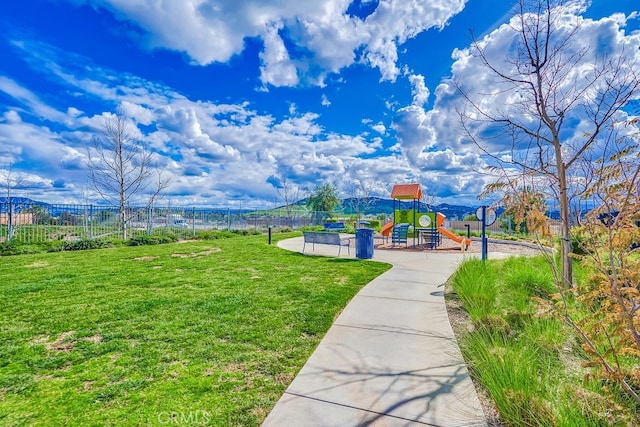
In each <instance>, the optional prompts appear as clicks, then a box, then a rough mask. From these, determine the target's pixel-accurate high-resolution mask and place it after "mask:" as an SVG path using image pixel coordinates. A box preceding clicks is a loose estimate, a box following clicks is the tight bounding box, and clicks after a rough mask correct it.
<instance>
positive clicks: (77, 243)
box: [61, 239, 109, 251]
mask: <svg viewBox="0 0 640 427" xmlns="http://www.w3.org/2000/svg"><path fill="white" fill-rule="evenodd" d="M108 246H109V244H108V243H107V242H105V241H104V240H100V239H93V240H91V239H80V240H69V241H65V242H64V243H63V244H62V246H61V250H63V251H83V250H87V249H102V248H106V247H108Z"/></svg>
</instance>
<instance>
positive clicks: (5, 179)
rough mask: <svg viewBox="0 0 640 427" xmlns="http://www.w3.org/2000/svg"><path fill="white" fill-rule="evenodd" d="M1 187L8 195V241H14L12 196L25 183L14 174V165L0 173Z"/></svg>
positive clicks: (8, 165)
mask: <svg viewBox="0 0 640 427" xmlns="http://www.w3.org/2000/svg"><path fill="white" fill-rule="evenodd" d="M0 179H1V180H2V181H0V185H1V186H2V187H3V189H2V190H3V191H2V193H3V194H5V195H6V203H7V228H8V233H7V237H8V240H11V239H13V217H14V215H13V202H12V200H11V197H12V196H11V195H12V193H13V190H15V189H16V188H20V187H21V186H22V184H23V182H24V180H23V178H22V177H21V176H18V175H16V174H14V173H13V163H9V164H7V165H5V166H4V168H3V169H2V171H1V172H0Z"/></svg>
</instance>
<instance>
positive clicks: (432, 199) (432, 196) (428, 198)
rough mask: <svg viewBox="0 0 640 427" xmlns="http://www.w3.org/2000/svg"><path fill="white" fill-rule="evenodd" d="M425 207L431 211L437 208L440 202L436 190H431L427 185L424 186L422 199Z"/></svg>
mask: <svg viewBox="0 0 640 427" xmlns="http://www.w3.org/2000/svg"><path fill="white" fill-rule="evenodd" d="M420 201H421V202H422V203H423V204H424V205H425V207H426V208H427V209H428V210H429V211H431V210H432V209H434V208H435V206H436V203H438V194H437V193H436V192H435V191H433V192H432V191H430V189H429V188H428V187H427V186H423V190H422V200H420Z"/></svg>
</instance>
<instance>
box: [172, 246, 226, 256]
mask: <svg viewBox="0 0 640 427" xmlns="http://www.w3.org/2000/svg"><path fill="white" fill-rule="evenodd" d="M221 250H222V249H220V248H211V249H208V250H206V251H202V252H191V253H190V254H180V253H177V254H171V256H172V257H174V258H196V257H201V256H207V255H211V254H214V253H216V252H220V251H221Z"/></svg>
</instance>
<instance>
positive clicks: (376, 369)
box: [263, 237, 486, 427]
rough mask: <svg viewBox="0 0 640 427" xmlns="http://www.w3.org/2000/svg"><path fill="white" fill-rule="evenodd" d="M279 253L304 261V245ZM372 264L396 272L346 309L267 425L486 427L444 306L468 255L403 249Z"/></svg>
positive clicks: (292, 244)
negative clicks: (446, 291) (451, 279)
mask: <svg viewBox="0 0 640 427" xmlns="http://www.w3.org/2000/svg"><path fill="white" fill-rule="evenodd" d="M279 246H280V247H282V248H284V249H288V250H292V251H298V252H302V247H303V240H302V238H301V237H300V238H294V239H287V240H284V241H281V242H279ZM343 252H346V251H343ZM305 253H307V254H312V255H327V256H333V257H335V256H337V253H338V248H337V247H335V246H328V245H316V246H315V251H311V245H309V246H307V248H306V251H305ZM354 253H355V249H354V248H351V255H350V257H351V258H354ZM341 257H342V258H345V257H346V254H344V253H343V254H342V255H341ZM373 259H374V260H377V261H383V262H388V263H390V264H392V265H393V268H391V269H390V270H388V271H387V272H385V273H384V274H382V275H380V276H379V277H377V278H376V279H374V280H373V281H372V282H370V283H369V284H367V285H366V286H365V287H364V288H363V289H362V290H361V291H360V292H359V293H358V294H357V295H356V296H355V297H354V298H353V299H352V300H351V302H349V304H348V305H347V307H345V309H344V311H343V312H342V313H341V314H340V316H339V317H338V318H337V319H336V321H335V322H334V323H333V325H332V326H331V328H330V329H329V331H328V332H327V334H326V335H325V337H324V338H323V339H322V341H321V342H320V344H319V345H318V347H317V348H316V350H315V351H314V352H313V354H312V355H311V357H310V358H309V359H308V360H307V362H306V363H305V365H304V366H303V367H302V369H301V370H300V372H299V373H298V375H297V376H296V378H295V379H294V380H293V382H292V383H291V385H290V386H289V387H288V388H287V390H286V391H285V393H284V394H283V396H282V397H281V398H280V400H279V401H278V402H277V403H276V405H275V407H274V408H273V410H272V411H271V413H270V414H269V416H268V417H267V418H266V420H265V422H264V423H263V426H268V427H271V426H274V427H282V426H292V427H294V426H295V427H301V426H336V427H338V426H340V427H345V426H411V425H427V426H443V427H445V426H446V427H456V426H485V425H486V420H485V417H484V414H483V412H482V407H481V405H480V402H479V400H478V396H477V394H476V391H475V388H474V386H473V383H472V381H471V378H470V377H469V374H468V372H467V368H466V365H465V363H464V360H463V358H462V355H461V354H460V350H459V348H458V345H457V343H456V340H455V336H454V334H453V331H452V330H451V325H450V324H449V318H448V316H447V311H446V307H445V303H444V283H445V281H446V280H447V278H448V277H449V276H450V275H451V274H452V273H453V272H454V270H455V269H456V267H457V266H458V264H459V263H460V262H461V261H462V260H463V255H462V254H451V253H449V254H447V253H436V252H428V251H427V252H408V251H402V250H400V249H397V250H375V251H374V258H373Z"/></svg>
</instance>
